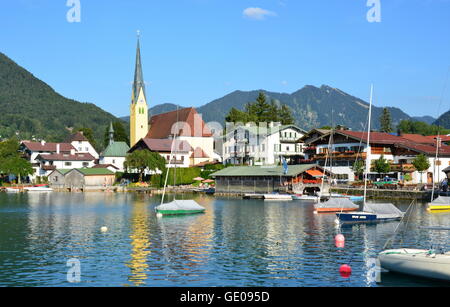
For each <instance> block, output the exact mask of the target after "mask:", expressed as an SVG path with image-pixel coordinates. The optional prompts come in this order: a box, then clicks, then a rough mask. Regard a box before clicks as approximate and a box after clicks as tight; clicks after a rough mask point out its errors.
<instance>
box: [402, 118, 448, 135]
mask: <svg viewBox="0 0 450 307" xmlns="http://www.w3.org/2000/svg"><path fill="white" fill-rule="evenodd" d="M397 129H398V131H399V132H400V133H414V134H421V135H437V134H441V135H444V134H450V130H449V129H444V128H442V127H441V126H437V125H429V124H427V123H424V122H420V121H413V120H402V121H401V122H400V123H399V124H398V126H397Z"/></svg>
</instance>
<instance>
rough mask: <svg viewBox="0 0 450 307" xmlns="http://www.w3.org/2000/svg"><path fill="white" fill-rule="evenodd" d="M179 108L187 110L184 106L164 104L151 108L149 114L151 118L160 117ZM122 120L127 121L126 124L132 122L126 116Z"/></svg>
mask: <svg viewBox="0 0 450 307" xmlns="http://www.w3.org/2000/svg"><path fill="white" fill-rule="evenodd" d="M177 107H178V108H179V109H183V108H185V107H182V106H177V105H176V104H173V103H163V104H158V105H156V106H155V107H153V108H150V109H149V112H150V113H149V114H150V116H153V115H158V114H162V113H167V112H170V111H175V110H176V109H177ZM120 119H121V120H123V121H126V122H129V121H130V117H129V116H124V117H121V118H120Z"/></svg>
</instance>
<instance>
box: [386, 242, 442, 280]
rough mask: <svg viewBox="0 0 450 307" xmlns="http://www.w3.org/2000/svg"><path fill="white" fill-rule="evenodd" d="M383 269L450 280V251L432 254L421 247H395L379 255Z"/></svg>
mask: <svg viewBox="0 0 450 307" xmlns="http://www.w3.org/2000/svg"><path fill="white" fill-rule="evenodd" d="M378 259H379V260H380V265H381V267H382V268H383V269H385V270H388V271H392V272H396V273H402V274H408V275H413V276H419V277H425V278H431V279H439V280H446V281H450V253H446V254H434V255H433V254H430V253H429V252H428V251H427V250H420V249H395V250H387V251H383V252H381V253H380V254H379V255H378Z"/></svg>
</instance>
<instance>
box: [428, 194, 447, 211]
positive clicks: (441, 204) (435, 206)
mask: <svg viewBox="0 0 450 307" xmlns="http://www.w3.org/2000/svg"><path fill="white" fill-rule="evenodd" d="M428 209H429V210H431V211H437V210H450V197H447V196H439V197H438V198H436V199H435V200H433V201H432V202H431V203H428Z"/></svg>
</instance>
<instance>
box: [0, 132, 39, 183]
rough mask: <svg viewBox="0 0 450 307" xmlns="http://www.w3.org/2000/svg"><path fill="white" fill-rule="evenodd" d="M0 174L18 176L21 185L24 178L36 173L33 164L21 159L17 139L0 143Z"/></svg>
mask: <svg viewBox="0 0 450 307" xmlns="http://www.w3.org/2000/svg"><path fill="white" fill-rule="evenodd" d="M0 173H3V174H5V175H11V174H12V175H16V176H17V178H18V182H19V183H21V177H22V176H23V177H25V176H28V175H31V174H33V173H34V169H33V167H32V165H31V163H30V162H28V161H27V160H25V159H23V158H22V157H21V155H20V153H19V142H18V141H17V140H16V139H9V140H7V141H4V142H1V143H0Z"/></svg>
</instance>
